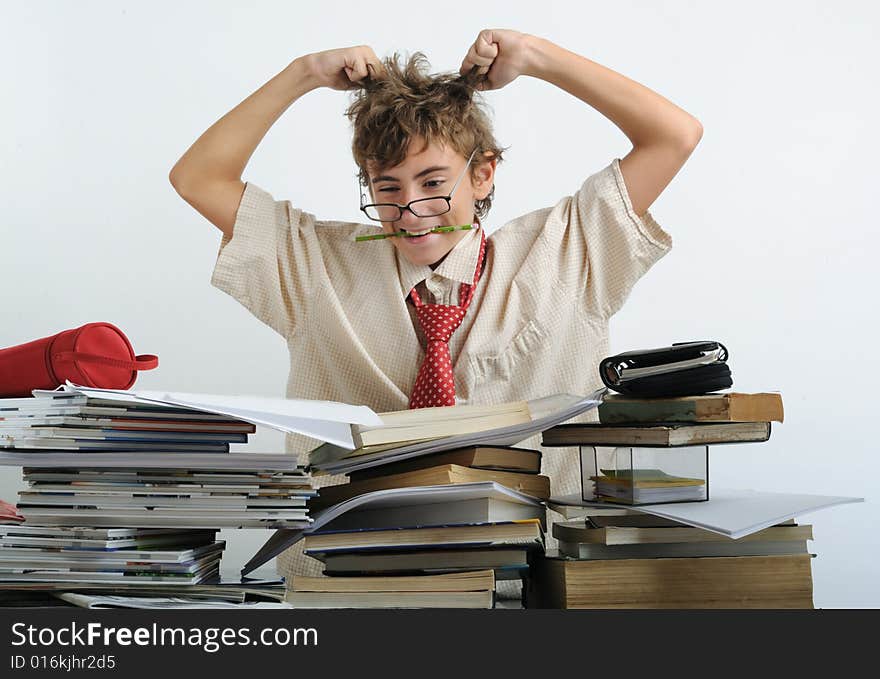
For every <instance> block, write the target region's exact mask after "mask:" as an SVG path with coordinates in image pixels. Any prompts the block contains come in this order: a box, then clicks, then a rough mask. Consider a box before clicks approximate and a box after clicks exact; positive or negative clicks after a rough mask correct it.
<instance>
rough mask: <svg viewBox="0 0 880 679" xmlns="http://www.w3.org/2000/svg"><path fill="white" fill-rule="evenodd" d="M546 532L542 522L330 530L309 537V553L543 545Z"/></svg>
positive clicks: (305, 546) (307, 548)
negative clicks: (439, 547)
mask: <svg viewBox="0 0 880 679" xmlns="http://www.w3.org/2000/svg"><path fill="white" fill-rule="evenodd" d="M543 540H544V531H543V529H542V527H541V522H540V521H539V520H538V519H529V520H526V521H508V522H503V523H485V524H471V525H452V526H425V527H420V528H403V529H400V528H395V529H386V530H354V531H328V532H322V533H312V534H311V535H307V536H306V538H305V540H304V542H303V552H305V553H306V554H312V553H318V552H331V551H334V550H343V551H345V550H347V551H353V550H363V549H404V548H406V549H414V548H417V547H438V546H443V547H475V546H490V545H492V546H497V545H511V544H531V545H533V546H535V547H538V546H542V545H543V544H544V543H543Z"/></svg>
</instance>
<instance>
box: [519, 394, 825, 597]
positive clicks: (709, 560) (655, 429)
mask: <svg viewBox="0 0 880 679" xmlns="http://www.w3.org/2000/svg"><path fill="white" fill-rule="evenodd" d="M782 418H783V410H782V399H781V397H780V396H779V394H737V393H729V394H709V395H704V396H693V397H680V398H669V399H662V398H657V399H633V398H627V397H623V396H609V397H607V398H606V399H605V401H604V402H603V403H602V405H600V406H599V419H600V422H599V423H597V424H572V425H562V426H559V427H555V428H553V429H550V430H548V431H546V432H544V435H543V442H544V444H545V445H549V446H554V445H577V446H580V447H581V454H582V456H581V460H582V466H584V467H588V465H587V464H586V463H587V461H588V460H589V459H591V457H592V459H595V460H597V461H596V463H595V465H594V466H593V467H592V468H591V469H590V471H585V472H584V474H583V482H584V493H583V497H582V499H583V500H584V501H586V502H589V501H592V502H593V503H594V504H593V506H592V507H588V508H584V509H583V510H582V512H583V518H579V519H569V520H567V521H562V522H557V523H556V524H554V525H553V527H552V535H553V537H554V538H556V539H557V540H558V548H557V551H556V552H550V553H548V555H547V556H546V557H545V558H543V559H540V560H539V562H538V563H536V565H535V568H534V569H533V579H532V580H531V582H530V583H529V587H528V590H529V602H530V605H531V606H534V607H553V608H556V607H559V608H743V607H758V608H811V607H812V605H813V604H812V578H811V569H810V559H811V554H810V553H809V550H808V546H807V541H808V540H812V537H813V535H812V527H811V526H809V525H797V524H796V523H795V522H794V521H793V520H788V521H784V522H782V523H780V524H778V525H772V526H769V527H766V528H763V529H762V530H756V531H753V532H750V533H749V534H747V535H745V536H742V537H739V538H738V539H734V538H733V537H728V536H725V535H723V534H719V533H718V532H713V531H710V530H707V529H704V528H700V527H695V526H693V525H687V524H685V523H682V522H680V521H675V520H672V519H669V518H663V517H661V516H656V515H652V514H650V513H644V512H638V511H635V510H634V509H626V508H623V507H620V508H612V507H611V506H610V505H611V504H617V505H621V504H625V505H632V506H636V505H643V504H649V503H670V502H673V503H674V502H683V503H685V504H686V503H687V502H688V501H693V500H709V501H711V494H710V493H709V488H708V447H709V446H714V445H721V444H724V445H727V444H734V443H747V442H760V441H766V440H767V439H768V438H769V436H770V422H771V421H778V422H781V421H782ZM600 447H608V448H611V449H612V456H611V457H606V458H605V460H606V461H607V460H610V459H614V458H613V455H614V454H617V455H618V456H619V457H618V459H617V461H618V462H619V461H620V457H621V456H620V451H621V449H623V450H624V451H625V454H624V455H622V459H623V460H626V461H627V463H626V464H624V465H619V466H617V467H616V468H611V469H608V468H601V467H602V464H601V463H600V462H599V461H598V460H599V459H600V456H599V454H598V453H597V449H598V448H600ZM587 448H590V449H591V452H587V451H586V449H587ZM683 450H698V451H699V450H703V451H705V453H704V454H703V455H704V457H705V474H702V473H696V474H691V475H688V474H681V473H675V471H674V465H675V464H680V458H677V454H679V453H680V452H681V451H683ZM642 451H643V452H644V453H645V456H648V455H650V456H651V458H650V459H651V460H652V462H653V464H654V465H656V466H655V467H654V468H640V467H639V465H638V464H636V463H635V462H634V461H635V460H638V459H639V456H638V453H639V452H642ZM664 460H670V461H672V462H670V463H669V464H668V465H667V464H666V463H665V462H664ZM606 464H607V463H606ZM608 466H613V465H608ZM701 491H705V494H703V493H702V492H701ZM744 501H745V500H744ZM719 502H727V503H728V505H729V506H730V507H731V510H730V511H735V510H736V507H735V503H734V504H731V503H730V501H729V500H727V499H726V498H722V499H721V500H719ZM603 504H604V505H605V507H607V508H603V507H602V505H603ZM670 506H674V505H668V504H667V505H662V507H670Z"/></svg>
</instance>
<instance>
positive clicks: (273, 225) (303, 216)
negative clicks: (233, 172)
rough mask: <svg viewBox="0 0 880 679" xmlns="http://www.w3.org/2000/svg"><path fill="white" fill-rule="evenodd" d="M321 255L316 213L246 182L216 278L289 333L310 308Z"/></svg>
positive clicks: (223, 244)
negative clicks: (310, 212) (300, 208)
mask: <svg viewBox="0 0 880 679" xmlns="http://www.w3.org/2000/svg"><path fill="white" fill-rule="evenodd" d="M321 261H322V260H321V256H320V245H319V243H318V239H317V236H316V234H315V219H314V217H313V216H312V215H310V214H308V213H306V212H302V211H301V210H297V209H296V208H294V207H292V206H291V204H290V201H286V200H285V201H276V200H275V199H274V198H273V197H272V196H271V195H270V194H269V193H267V192H266V191H264V190H263V189H261V188H260V187H258V186H256V185H255V184H252V183H250V182H247V183H246V184H245V190H244V194H243V196H242V199H241V203H240V205H239V207H238V213H237V214H236V217H235V225H234V227H233V231H232V237H231V238H229V237H227V236H224V237H223V239H222V241H221V243H220V252H219V253H218V256H217V262H216V264H215V265H214V272H213V275H212V276H211V284H212V285H214V286H215V287H216V288H218V289H220V290H222V291H223V292H225V293H227V294H228V295H230V296H232V297H233V298H235V299H236V300H238V302H240V303H241V304H242V305H243V306H244V307H245V308H246V309H247V310H248V311H250V312H251V313H252V314H253V315H254V316H256V317H257V318H258V319H259V320H260V321H262V322H263V323H265V324H266V325H268V326H269V327H270V328H272V329H273V330H275V331H276V332H278V333H279V334H281V335H282V336H283V337H285V338H287V337H289V336H291V335H292V334H293V333H294V332H295V331H296V328H297V326H298V325H299V324H300V323H301V322H302V319H303V318H304V317H305V315H306V314H307V313H308V302H309V298H310V295H311V289H312V287H313V285H314V281H315V277H316V276H317V275H320V271H319V269H320V265H321Z"/></svg>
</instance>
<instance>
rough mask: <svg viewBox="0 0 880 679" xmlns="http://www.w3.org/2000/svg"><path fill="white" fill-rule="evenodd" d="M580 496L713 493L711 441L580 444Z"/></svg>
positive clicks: (628, 498)
mask: <svg viewBox="0 0 880 679" xmlns="http://www.w3.org/2000/svg"><path fill="white" fill-rule="evenodd" d="M580 458H581V487H582V497H583V499H584V500H587V501H590V502H613V503H618V504H626V505H644V504H660V503H667V502H704V501H706V500H708V499H709V446H683V447H677V448H637V447H630V446H620V447H616V448H609V447H605V446H580Z"/></svg>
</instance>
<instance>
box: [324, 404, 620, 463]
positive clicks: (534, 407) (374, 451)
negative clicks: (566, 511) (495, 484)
mask: <svg viewBox="0 0 880 679" xmlns="http://www.w3.org/2000/svg"><path fill="white" fill-rule="evenodd" d="M605 392H606V390H605V389H600V390H598V391H596V392H593V393H592V394H590V395H588V396H574V395H572V394H554V395H553V396H546V397H544V398H538V399H532V400H530V401H527V402H526V403H527V407H528V412H529V413H530V417H529V419H528V420H524V421H522V422H519V423H516V424H508V425H504V426H498V427H494V428H492V427H490V428H484V429H481V430H477V431H470V432H465V433H459V434H453V435H449V436H442V437H438V438H433V439H428V440H422V441H411V442H403V443H398V444H384V445H377V446H366V447H363V448H356V449H355V450H349V449H347V448H343V447H342V446H336V445H332V444H329V443H328V444H324V445H322V446H319V447H318V448H315V449H314V450H312V451H311V452H310V453H309V465H310V466H311V467H312V468H313V469H316V470H320V471H323V472H327V473H328V474H347V473H349V472H353V471H356V470H359V469H367V468H369V467H375V466H378V465H382V464H388V463H390V462H397V461H399V460H405V459H409V458H412V457H417V456H419V455H427V454H429V453H436V452H440V451H444V450H451V449H453V448H461V447H464V446H473V445H478V444H479V445H496V446H512V445H514V444H516V443H519V442H520V441H523V440H525V439H527V438H529V436H532V435H533V434H537V433H539V432H542V431H544V430H545V429H549V428H550V427H553V426H555V425H557V424H559V423H561V422H565V421H566V420H569V419H571V418H572V417H576V416H577V415H580V414H581V413H584V412H586V411H587V410H590V409H591V408H595V407H596V406H598V405H599V404H600V403H601V402H602V397H603V395H604V394H605ZM453 407H456V408H459V407H462V406H453ZM424 410H425V411H429V410H436V409H434V408H426V409H424Z"/></svg>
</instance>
